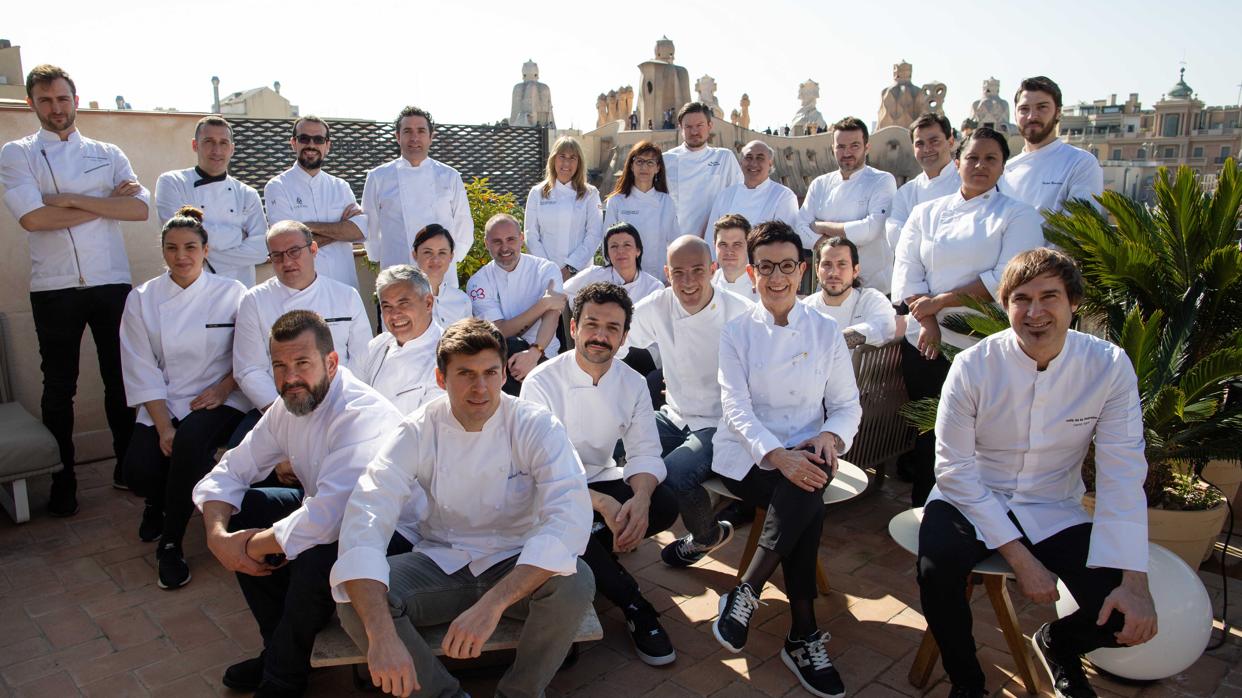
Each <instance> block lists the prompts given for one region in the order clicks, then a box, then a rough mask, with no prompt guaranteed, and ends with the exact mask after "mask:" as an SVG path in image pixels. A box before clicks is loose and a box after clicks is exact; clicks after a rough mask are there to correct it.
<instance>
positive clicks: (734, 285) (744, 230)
mask: <svg viewBox="0 0 1242 698" xmlns="http://www.w3.org/2000/svg"><path fill="white" fill-rule="evenodd" d="M712 229H713V230H714V231H715V243H714V244H715V246H716V273H714V274H712V285H713V286H715V287H716V288H719V289H724V290H725V291H732V292H734V293H736V294H737V295H739V296H741V297H743V298H745V299H746V300H748V301H750V302H752V303H755V302H758V300H759V294H758V293H757V292H756V291H755V285H754V284H753V283H751V281H750V277H749V276H748V275H747V274H746V265H747V264H749V263H750V260H749V259H747V258H746V236H747V235H749V234H750V221H748V220H746V218H745V217H744V216H740V215H738V214H736V213H730V214H729V215H727V216H723V217H721V218H720V219H718V220H717V221H716V222H715V223H714V224H712ZM710 249H711V247H710V246H709V247H708V250H710Z"/></svg>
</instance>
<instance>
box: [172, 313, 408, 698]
mask: <svg viewBox="0 0 1242 698" xmlns="http://www.w3.org/2000/svg"><path fill="white" fill-rule="evenodd" d="M351 290H352V289H351ZM271 354H272V373H273V375H274V376H275V378H276V385H278V386H279V387H280V399H279V400H277V401H276V402H275V403H273V405H272V407H271V409H269V410H267V412H266V413H264V415H263V417H262V418H261V419H260V420H259V423H258V424H256V425H255V427H254V429H252V430H251V431H250V433H249V434H247V435H246V438H245V439H244V440H243V441H242V442H241V444H240V445H238V447H237V448H234V449H232V450H231V451H229V452H228V453H225V454H224V458H223V459H222V460H221V461H220V463H219V464H218V465H216V467H215V468H214V469H213V470H212V471H211V472H210V473H208V474H207V476H206V477H204V478H203V479H202V480H201V481H199V483H198V485H197V486H196V487H195V488H194V504H195V505H196V506H198V508H199V509H202V511H203V525H204V526H206V528H207V547H208V549H210V550H211V552H212V554H213V555H215V556H216V559H217V560H219V561H220V564H222V565H224V567H225V569H228V570H229V571H231V572H236V573H237V582H238V584H239V585H240V586H241V590H242V594H243V595H244V596H245V597H246V604H247V605H248V606H250V612H251V613H252V614H254V618H255V620H256V621H257V622H258V624H259V633H260V634H261V635H262V636H263V653H262V654H260V655H259V656H258V657H256V658H254V659H248V660H246V661H244V662H240V663H238V664H234V665H233V666H231V667H229V668H228V670H227V671H225V672H224V685H225V686H228V687H229V688H231V689H233V690H235V691H254V690H256V689H258V693H257V694H256V695H259V696H286V695H289V696H297V695H301V693H302V691H303V689H304V688H305V687H306V678H307V674H308V672H309V671H310V655H311V648H312V647H313V646H314V643H315V633H317V632H319V630H320V628H322V627H323V626H324V624H325V623H327V622H328V619H329V618H331V617H332V609H333V603H332V595H331V593H330V591H329V588H328V572H329V570H331V568H332V563H333V562H334V561H335V560H336V539H337V534H338V533H339V531H340V526H341V516H342V515H343V513H344V511H345V502H346V501H347V500H348V499H349V495H350V493H351V492H353V490H354V486H355V485H356V484H357V482H358V477H359V476H360V475H361V474H362V470H363V468H364V467H365V466H366V464H367V463H368V462H369V461H370V460H371V458H373V457H374V455H375V453H376V452H377V451H378V450H379V447H380V445H381V443H382V441H381V440H382V439H384V438H385V437H387V436H388V434H389V433H390V432H391V431H392V430H393V429H395V428H396V426H397V425H398V424H399V423H400V422H401V414H400V413H399V412H397V410H396V409H395V408H394V407H393V406H392V405H391V404H390V403H389V402H388V401H387V400H385V399H384V398H383V397H381V396H380V394H379V393H377V392H375V391H374V390H372V389H371V388H370V387H369V386H367V385H366V384H365V383H363V382H362V381H360V380H358V379H357V378H355V377H354V376H353V374H351V373H350V372H349V371H348V370H346V369H344V368H343V367H340V366H339V365H338V358H337V353H336V352H335V351H334V350H333V348H332V333H331V332H330V331H329V329H328V325H327V323H325V322H324V321H323V319H322V318H320V317H319V316H318V315H316V314H315V313H312V312H310V311H306V310H295V311H292V312H289V313H286V314H284V315H282V316H281V317H280V318H279V319H278V320H277V321H276V323H275V325H273V326H272V329H271ZM278 461H287V462H289V463H290V464H291V465H292V470H293V473H294V474H295V475H296V476H297V479H298V480H299V481H300V482H301V483H302V488H301V489H289V488H282V487H275V488H254V487H251V486H252V485H253V484H255V483H258V482H260V481H262V480H263V479H264V478H266V477H267V476H268V475H269V474H271V472H272V468H273V466H274V465H275V464H276V463H277V462H278ZM388 542H389V541H385V544H386V545H387V543H388Z"/></svg>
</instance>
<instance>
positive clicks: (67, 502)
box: [47, 479, 78, 518]
mask: <svg viewBox="0 0 1242 698" xmlns="http://www.w3.org/2000/svg"><path fill="white" fill-rule="evenodd" d="M47 513H49V514H51V515H52V516H57V517H62V518H63V517H66V516H73V515H74V514H76V513H78V481H77V480H75V479H69V480H52V495H51V496H50V497H48V500H47Z"/></svg>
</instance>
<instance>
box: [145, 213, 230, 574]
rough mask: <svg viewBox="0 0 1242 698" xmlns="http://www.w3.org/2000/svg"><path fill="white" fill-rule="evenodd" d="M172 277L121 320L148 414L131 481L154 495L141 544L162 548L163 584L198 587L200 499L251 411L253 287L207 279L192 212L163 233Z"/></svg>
mask: <svg viewBox="0 0 1242 698" xmlns="http://www.w3.org/2000/svg"><path fill="white" fill-rule="evenodd" d="M160 244H161V246H162V248H163V253H164V263H165V264H166V265H168V271H167V272H166V273H164V274H161V275H160V276H157V277H155V278H154V279H151V280H150V281H148V282H146V283H144V284H142V285H141V286H138V287H137V288H135V289H134V290H133V291H130V293H129V298H128V299H127V300H126V301H125V313H124V315H123V316H122V317H121V369H122V373H123V376H124V379H125V394H126V396H127V398H128V399H129V404H130V406H131V407H137V408H138V415H137V424H135V425H134V433H133V438H132V440H131V441H130V444H129V449H128V450H127V451H126V452H125V460H124V466H123V467H124V473H125V480H126V483H127V484H128V485H129V487H130V489H132V490H133V491H134V492H136V493H138V494H140V495H142V496H144V497H146V508H145V509H144V510H143V513H142V523H141V524H140V525H139V527H138V537H139V538H140V539H142V540H143V541H148V542H150V541H154V540H157V539H158V540H159V545H158V546H157V547H156V553H155V558H156V563H157V565H156V566H157V568H158V570H159V573H158V577H157V582H158V584H159V586H160V588H162V589H176V588H177V587H180V586H183V585H184V584H185V583H186V582H188V581H190V568H189V566H187V565H186V562H185V557H184V555H183V553H182V551H181V540H182V538H183V537H184V536H185V528H186V524H187V523H188V522H189V520H190V514H192V513H193V512H194V505H193V503H192V502H191V501H190V492H191V490H193V488H194V485H195V484H196V483H197V482H198V481H199V480H200V479H201V478H202V477H203V475H206V474H207V471H209V470H211V467H212V465H213V462H212V455H213V454H214V453H215V451H216V448H217V447H218V446H220V445H221V444H223V443H224V442H225V440H227V439H228V437H229V435H230V434H232V433H233V430H234V429H235V428H236V427H237V425H238V423H239V422H241V419H242V415H243V413H244V412H245V411H246V410H247V409H249V407H250V405H249V403H248V402H247V401H246V398H245V396H244V395H242V393H241V391H240V390H238V388H237V382H236V381H234V380H233V324H234V321H235V320H236V317H237V307H238V305H239V304H240V303H241V298H242V295H243V294H244V293H245V292H246V287H245V286H244V285H243V284H242V283H241V282H240V281H236V280H233V279H230V278H227V277H224V276H218V275H216V274H209V273H203V271H204V270H203V264H204V261H205V260H206V259H207V253H208V251H209V248H208V246H207V231H206V230H204V229H203V212H202V211H199V210H198V209H196V208H193V207H190V206H185V207H182V208H181V210H179V211H177V213H176V214H175V215H174V216H173V217H172V218H170V219H169V220H168V222H167V223H165V224H164V229H163V231H162V232H161V233H160Z"/></svg>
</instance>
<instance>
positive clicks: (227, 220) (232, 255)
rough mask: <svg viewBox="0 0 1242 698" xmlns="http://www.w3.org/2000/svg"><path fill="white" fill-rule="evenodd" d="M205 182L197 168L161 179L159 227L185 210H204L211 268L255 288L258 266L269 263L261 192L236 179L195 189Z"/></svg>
mask: <svg viewBox="0 0 1242 698" xmlns="http://www.w3.org/2000/svg"><path fill="white" fill-rule="evenodd" d="M202 179H203V175H202V174H200V173H199V172H198V168H196V167H191V168H189V169H186V170H171V171H169V172H165V173H164V174H162V175H160V178H159V179H158V180H156V182H155V212H156V214H157V215H159V222H160V225H161V226H162V225H163V224H165V223H167V222H168V219H170V218H172V217H173V215H174V214H176V213H177V209H179V208H181V207H182V206H193V207H195V208H197V209H199V210H201V211H202V212H203V229H204V230H206V231H207V244H208V246H209V249H208V251H207V263H208V264H210V265H211V269H212V270H213V271H215V273H216V274H219V275H220V276H227V277H228V278H230V279H237V280H238V281H240V282H242V283H243V284H246V287H247V288H249V287H251V286H254V282H255V274H254V265H256V264H262V263H263V261H264V260H266V259H267V218H266V217H265V216H264V215H263V203H262V202H261V201H259V192H257V191H255V190H254V187H252V186H250V185H248V184H243V183H242V182H241V181H240V180H238V179H237V178H236V177H233V176H232V175H229V176H227V177H225V178H224V180H223V181H219V182H211V183H209V184H198V186H195V184H196V183H198V182H199V181H200V180H202Z"/></svg>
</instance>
